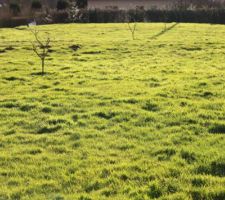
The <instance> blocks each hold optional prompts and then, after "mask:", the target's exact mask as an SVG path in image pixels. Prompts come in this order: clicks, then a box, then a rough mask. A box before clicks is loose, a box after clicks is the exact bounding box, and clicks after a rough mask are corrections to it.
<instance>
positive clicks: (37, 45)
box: [30, 29, 51, 75]
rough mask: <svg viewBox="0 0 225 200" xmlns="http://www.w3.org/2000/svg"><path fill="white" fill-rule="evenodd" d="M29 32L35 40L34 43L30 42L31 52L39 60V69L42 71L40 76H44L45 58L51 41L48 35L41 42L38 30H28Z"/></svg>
mask: <svg viewBox="0 0 225 200" xmlns="http://www.w3.org/2000/svg"><path fill="white" fill-rule="evenodd" d="M30 31H31V33H32V34H33V35H34V38H35V42H32V47H33V51H34V53H35V54H36V55H37V56H38V57H39V58H40V60H41V69H42V70H41V74H42V75H44V74H45V58H46V57H47V56H48V53H49V49H50V42H51V40H50V37H49V35H48V36H47V37H46V38H45V41H41V39H40V37H39V31H38V30H36V29H30Z"/></svg>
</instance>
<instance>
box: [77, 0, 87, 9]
mask: <svg viewBox="0 0 225 200" xmlns="http://www.w3.org/2000/svg"><path fill="white" fill-rule="evenodd" d="M76 6H77V8H79V9H82V8H86V7H87V0H76Z"/></svg>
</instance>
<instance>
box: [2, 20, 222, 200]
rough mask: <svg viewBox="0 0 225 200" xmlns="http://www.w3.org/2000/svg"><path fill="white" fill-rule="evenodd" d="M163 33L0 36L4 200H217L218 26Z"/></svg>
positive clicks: (103, 27)
mask: <svg viewBox="0 0 225 200" xmlns="http://www.w3.org/2000/svg"><path fill="white" fill-rule="evenodd" d="M164 27H165V26H164V24H160V23H158V24H156V23H155V24H154V23H146V24H144V23H138V24H137V30H136V32H135V40H132V36H131V33H130V32H129V30H128V26H127V24H67V25H48V26H47V25H46V26H37V27H36V28H37V29H38V30H39V31H40V34H43V35H45V34H44V33H49V35H50V37H51V40H52V42H51V48H50V54H49V56H48V58H47V59H46V68H45V70H46V74H45V75H44V76H41V75H40V71H41V64H40V61H39V59H38V58H37V57H36V56H35V54H34V53H33V51H32V46H31V41H33V40H34V38H33V37H32V34H31V33H30V32H29V30H27V28H26V27H18V28H16V29H0V199H3V200H7V199H8V200H11V199H13V200H18V199H21V200H25V199H32V200H39V199H52V200H63V199H64V200H70V199H71V200H74V199H78V200H98V199H101V200H104V199H107V200H108V199H111V200H128V199H129V200H130V199H134V200H144V199H146V200H147V199H161V200H163V199H164V200H169V199H171V200H175V199H176V200H178V199H190V200H192V199H193V200H201V199H204V200H215V199H216V200H224V199H225V189H224V188H225V155H224V152H225V90H224V88H225V87H224V86H225V84H224V83H225V77H224V76H225V64H224V63H225V38H224V33H225V26H222V25H208V24H175V23H171V24H167V27H171V28H169V29H168V30H166V31H165V30H163V28H164Z"/></svg>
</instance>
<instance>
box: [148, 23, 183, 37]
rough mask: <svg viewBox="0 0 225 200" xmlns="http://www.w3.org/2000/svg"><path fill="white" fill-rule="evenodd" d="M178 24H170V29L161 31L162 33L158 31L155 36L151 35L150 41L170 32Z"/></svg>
mask: <svg viewBox="0 0 225 200" xmlns="http://www.w3.org/2000/svg"><path fill="white" fill-rule="evenodd" d="M178 24H179V23H175V24H172V25H171V26H170V27H168V28H165V29H163V30H162V31H160V32H159V33H157V34H156V35H153V36H152V37H151V38H150V39H156V38H158V37H160V36H161V35H163V34H165V33H167V32H168V31H170V30H172V29H173V28H175V27H176V26H177V25H178Z"/></svg>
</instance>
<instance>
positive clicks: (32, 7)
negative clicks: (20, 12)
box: [31, 0, 42, 10]
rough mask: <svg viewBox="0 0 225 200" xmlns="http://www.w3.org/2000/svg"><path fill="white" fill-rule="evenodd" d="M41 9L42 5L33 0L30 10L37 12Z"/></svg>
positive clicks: (37, 0)
mask: <svg viewBox="0 0 225 200" xmlns="http://www.w3.org/2000/svg"><path fill="white" fill-rule="evenodd" d="M41 8H42V4H41V2H40V1H39V0H33V1H32V3H31V9H33V10H39V9H41Z"/></svg>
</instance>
